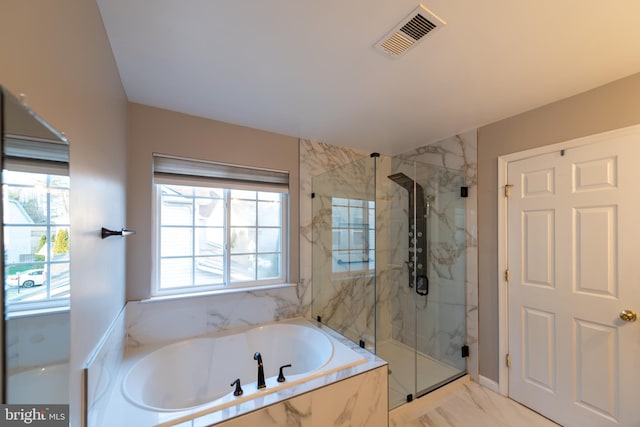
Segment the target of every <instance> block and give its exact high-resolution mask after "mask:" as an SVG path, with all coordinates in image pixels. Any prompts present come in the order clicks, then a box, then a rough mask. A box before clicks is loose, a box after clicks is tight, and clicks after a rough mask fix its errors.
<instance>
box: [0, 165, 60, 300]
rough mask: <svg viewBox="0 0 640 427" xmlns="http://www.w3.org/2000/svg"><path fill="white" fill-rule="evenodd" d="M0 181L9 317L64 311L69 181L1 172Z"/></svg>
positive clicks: (10, 171)
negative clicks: (37, 311)
mask: <svg viewBox="0 0 640 427" xmlns="http://www.w3.org/2000/svg"><path fill="white" fill-rule="evenodd" d="M5 166H6V167H7V168H11V167H12V166H13V163H12V162H10V161H7V162H6V164H5ZM21 169H25V168H21ZM27 169H28V168H27ZM40 169H42V168H40ZM2 182H3V197H4V201H3V211H4V212H3V215H4V257H5V272H4V274H5V299H6V303H7V307H8V310H9V312H17V311H23V310H33V309H45V308H51V307H57V306H67V305H68V303H69V293H70V285H69V266H70V263H69V230H70V228H69V177H68V176H66V175H56V174H54V173H36V172H24V171H17V170H9V169H5V170H3V172H2Z"/></svg>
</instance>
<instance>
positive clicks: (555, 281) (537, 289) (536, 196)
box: [507, 130, 640, 427]
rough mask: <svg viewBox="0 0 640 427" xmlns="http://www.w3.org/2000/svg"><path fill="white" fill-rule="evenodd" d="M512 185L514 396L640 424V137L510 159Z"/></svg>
mask: <svg viewBox="0 0 640 427" xmlns="http://www.w3.org/2000/svg"><path fill="white" fill-rule="evenodd" d="M594 139H595V138H594ZM508 183H509V184H510V185H511V187H510V190H511V191H510V197H509V200H508V202H507V206H508V207H507V210H508V216H507V220H508V228H507V233H508V234H507V236H508V267H509V273H510V279H509V284H508V291H507V292H508V312H509V314H508V330H509V333H508V339H509V343H508V346H509V354H510V360H511V367H510V369H509V396H510V397H511V398H512V399H514V400H517V401H519V402H521V403H522V404H524V405H526V406H528V407H530V408H532V409H534V410H535V411H538V412H540V413H541V414H543V415H545V416H547V417H549V418H551V419H553V420H554V421H556V422H558V423H560V424H562V425H564V426H567V427H569V426H579V427H588V426H594V427H595V426H597V427H606V426H618V427H619V426H629V427H631V426H634V427H637V426H640V389H639V388H638V384H639V383H640V320H639V321H636V322H632V321H629V320H627V321H625V320H623V319H622V318H621V316H620V313H621V312H622V311H623V310H632V311H634V312H640V202H639V200H640V134H639V133H638V131H637V130H636V131H635V132H631V133H629V132H621V133H614V134H613V136H612V135H609V136H608V137H607V139H606V140H605V141H598V142H593V143H591V142H590V143H588V144H586V145H581V146H579V147H577V148H571V149H566V150H563V151H558V152H554V153H550V154H544V155H540V156H536V157H531V158H528V159H524V160H519V161H514V162H510V163H509V164H508ZM638 315H639V316H640V313H639V314H638ZM629 316H630V315H629ZM629 316H622V317H627V318H628V317H629Z"/></svg>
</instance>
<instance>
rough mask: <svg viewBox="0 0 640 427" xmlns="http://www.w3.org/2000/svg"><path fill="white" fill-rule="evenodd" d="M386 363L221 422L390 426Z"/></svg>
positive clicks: (187, 426)
mask: <svg viewBox="0 0 640 427" xmlns="http://www.w3.org/2000/svg"><path fill="white" fill-rule="evenodd" d="M386 369H387V368H386V367H384V366H383V367H379V368H376V369H372V370H370V371H368V372H365V373H363V374H360V375H356V376H352V377H349V378H347V379H345V380H343V381H340V382H338V383H336V384H334V385H332V386H331V387H323V388H320V389H318V390H317V391H314V392H313V393H305V394H302V395H299V396H296V397H293V398H291V399H288V400H286V401H284V402H280V403H277V404H274V405H271V406H268V407H266V408H264V409H262V410H259V411H255V412H252V413H249V414H246V415H243V416H240V417H238V418H235V419H232V420H229V421H226V422H224V423H222V425H223V426H224V427H246V426H260V427H269V426H273V427H280V426H296V427H318V426H321V427H341V426H352V427H387V426H388V422H387V417H388V412H387V411H388V409H387V373H386ZM216 421H217V419H216V417H215V415H213V416H204V417H201V418H199V419H197V420H194V421H193V422H188V423H183V424H178V426H179V427H205V426H209V425H212V424H213V423H215V422H216Z"/></svg>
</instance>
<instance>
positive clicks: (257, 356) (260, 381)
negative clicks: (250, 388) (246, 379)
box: [253, 352, 267, 389]
mask: <svg viewBox="0 0 640 427" xmlns="http://www.w3.org/2000/svg"><path fill="white" fill-rule="evenodd" d="M253 360H257V361H258V389H261V388H265V387H266V386H267V385H266V384H265V382H264V366H262V355H261V354H260V353H258V352H256V354H254V355H253Z"/></svg>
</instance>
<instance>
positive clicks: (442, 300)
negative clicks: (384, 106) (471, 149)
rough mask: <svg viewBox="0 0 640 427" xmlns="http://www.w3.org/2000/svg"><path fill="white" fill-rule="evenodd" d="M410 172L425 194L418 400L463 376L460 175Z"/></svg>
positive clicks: (433, 169)
mask: <svg viewBox="0 0 640 427" xmlns="http://www.w3.org/2000/svg"><path fill="white" fill-rule="evenodd" d="M415 172H416V183H417V185H418V184H419V185H421V186H422V187H423V191H424V207H425V209H424V213H423V214H424V216H425V219H426V228H425V232H426V235H427V247H426V248H425V249H426V251H427V277H428V293H427V294H425V295H420V294H419V293H417V294H416V296H415V304H416V305H415V316H416V374H417V377H416V395H418V396H420V395H422V394H425V393H427V392H429V391H431V390H433V389H435V388H437V387H439V386H441V385H443V384H445V383H447V382H449V381H451V380H453V379H455V378H457V377H459V376H461V375H463V374H464V373H465V372H466V359H465V351H466V349H465V347H464V346H465V344H466V259H465V253H466V231H465V202H464V201H465V199H464V197H462V194H461V193H462V190H461V188H462V187H463V186H464V185H465V184H464V178H465V177H464V173H463V172H462V171H459V170H451V169H446V168H443V167H438V166H433V165H426V164H420V163H416V168H415ZM419 214H421V213H420V212H419V213H418V215H419Z"/></svg>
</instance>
